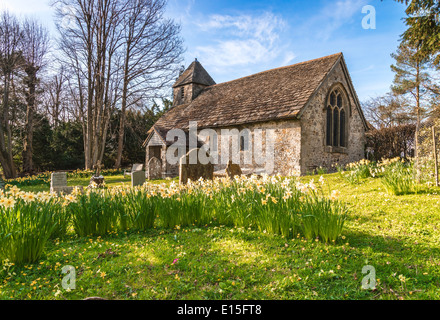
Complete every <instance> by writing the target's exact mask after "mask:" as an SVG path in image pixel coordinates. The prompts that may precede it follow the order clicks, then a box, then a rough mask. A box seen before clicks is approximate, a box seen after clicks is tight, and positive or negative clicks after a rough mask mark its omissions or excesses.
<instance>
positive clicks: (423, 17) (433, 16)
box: [396, 0, 440, 67]
mask: <svg viewBox="0 0 440 320" xmlns="http://www.w3.org/2000/svg"><path fill="white" fill-rule="evenodd" d="M396 1H397V2H400V3H404V4H406V5H407V9H406V13H407V15H408V17H407V18H406V25H407V26H408V29H407V30H406V31H405V33H404V34H403V38H404V39H405V41H407V42H409V44H410V45H412V46H413V47H418V48H419V50H420V52H421V53H422V54H423V55H424V56H430V57H432V58H433V61H434V64H436V65H437V66H438V67H440V37H439V34H440V1H439V0H396Z"/></svg>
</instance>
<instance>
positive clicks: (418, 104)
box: [415, 63, 421, 183]
mask: <svg viewBox="0 0 440 320" xmlns="http://www.w3.org/2000/svg"><path fill="white" fill-rule="evenodd" d="M416 83H417V87H416V90H417V91H416V112H417V123H416V136H415V144H416V146H415V158H416V159H415V160H416V161H415V166H416V181H417V183H420V159H419V131H420V118H421V114H420V65H419V64H418V63H417V76H416Z"/></svg>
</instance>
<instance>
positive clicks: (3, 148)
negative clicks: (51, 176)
mask: <svg viewBox="0 0 440 320" xmlns="http://www.w3.org/2000/svg"><path fill="white" fill-rule="evenodd" d="M10 81H11V75H10V74H5V75H4V88H3V89H4V93H3V114H0V116H1V119H0V154H1V155H0V163H1V165H2V167H3V174H4V176H5V178H6V179H13V178H16V176H17V172H16V170H15V165H14V161H13V158H12V146H11V143H12V141H11V140H12V139H11V128H10V125H9V85H10ZM5 131H6V132H5ZM5 133H6V134H7V142H8V144H6V141H5Z"/></svg>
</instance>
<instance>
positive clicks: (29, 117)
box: [20, 19, 49, 173]
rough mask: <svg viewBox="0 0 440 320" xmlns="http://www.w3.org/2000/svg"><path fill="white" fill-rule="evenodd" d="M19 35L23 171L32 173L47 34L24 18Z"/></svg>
mask: <svg viewBox="0 0 440 320" xmlns="http://www.w3.org/2000/svg"><path fill="white" fill-rule="evenodd" d="M22 29H23V32H22V35H23V36H22V37H21V46H20V47H21V54H22V58H23V61H22V68H23V70H24V72H25V76H24V79H23V83H24V87H25V89H24V93H25V100H26V123H25V130H24V145H23V152H22V155H23V172H25V173H33V171H34V165H33V161H32V155H33V149H32V139H33V132H34V116H35V112H36V107H37V106H36V103H37V89H38V86H39V84H40V74H41V72H42V71H43V68H44V66H45V64H46V60H45V59H46V55H47V53H48V50H49V34H48V31H47V30H46V29H45V28H44V27H42V26H41V25H40V24H39V23H38V22H37V21H36V20H32V19H26V20H24V23H23V27H22Z"/></svg>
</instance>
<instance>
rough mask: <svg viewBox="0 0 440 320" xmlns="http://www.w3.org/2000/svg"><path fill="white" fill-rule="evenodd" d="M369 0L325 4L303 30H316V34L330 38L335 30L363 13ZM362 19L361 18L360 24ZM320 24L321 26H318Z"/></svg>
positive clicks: (344, 0) (342, 0) (340, 0)
mask: <svg viewBox="0 0 440 320" xmlns="http://www.w3.org/2000/svg"><path fill="white" fill-rule="evenodd" d="M366 3H367V0H338V1H334V2H333V1H332V2H331V3H330V4H329V5H327V6H325V7H324V8H323V9H322V10H321V11H320V12H319V13H318V14H317V15H316V16H314V17H312V18H311V19H309V20H308V22H307V23H306V24H305V26H304V28H303V30H313V32H315V31H316V33H315V36H317V37H318V38H322V39H324V40H328V39H329V38H330V37H331V35H332V34H333V32H334V31H336V30H338V29H339V28H341V27H342V26H343V25H344V24H346V23H347V22H348V21H350V20H351V19H353V17H354V16H355V15H357V14H360V13H361V10H362V7H363V6H364V5H365V4H366ZM360 24H361V20H359V25H360ZM316 26H319V28H316Z"/></svg>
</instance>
